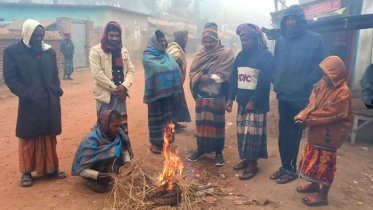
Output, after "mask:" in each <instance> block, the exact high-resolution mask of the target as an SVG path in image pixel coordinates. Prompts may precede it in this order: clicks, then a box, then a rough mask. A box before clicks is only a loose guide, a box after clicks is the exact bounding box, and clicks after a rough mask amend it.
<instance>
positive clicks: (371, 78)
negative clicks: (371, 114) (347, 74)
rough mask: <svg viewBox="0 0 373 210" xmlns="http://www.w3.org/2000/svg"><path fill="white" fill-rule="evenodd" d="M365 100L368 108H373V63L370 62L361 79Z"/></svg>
mask: <svg viewBox="0 0 373 210" xmlns="http://www.w3.org/2000/svg"><path fill="white" fill-rule="evenodd" d="M361 89H362V91H363V101H364V103H365V106H367V108H368V109H373V63H372V64H370V65H369V66H368V68H367V70H366V71H365V73H364V76H363V79H362V80H361Z"/></svg>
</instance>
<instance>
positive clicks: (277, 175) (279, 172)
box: [269, 167, 286, 180]
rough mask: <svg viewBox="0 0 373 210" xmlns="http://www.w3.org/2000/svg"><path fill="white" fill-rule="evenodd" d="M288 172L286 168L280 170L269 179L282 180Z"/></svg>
mask: <svg viewBox="0 0 373 210" xmlns="http://www.w3.org/2000/svg"><path fill="white" fill-rule="evenodd" d="M285 172H286V170H285V169H284V168H282V167H281V168H280V169H278V171H276V172H275V173H274V174H272V175H271V176H270V177H269V179H271V180H277V179H278V178H280V177H281V176H282V175H284V173H285Z"/></svg>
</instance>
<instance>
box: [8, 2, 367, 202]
mask: <svg viewBox="0 0 373 210" xmlns="http://www.w3.org/2000/svg"><path fill="white" fill-rule="evenodd" d="M281 28H282V37H281V38H279V40H277V42H276V46H275V51H274V55H272V53H271V52H270V51H269V50H268V47H267V42H266V39H265V37H264V35H263V33H262V32H261V30H260V28H259V27H258V26H257V25H255V24H251V23H248V24H247V23H245V24H241V25H239V26H238V28H237V30H236V33H237V35H238V36H239V37H240V39H241V43H242V51H241V52H240V53H239V54H238V55H237V56H236V55H235V54H234V53H233V51H232V50H230V49H228V48H226V47H224V46H223V45H222V44H221V42H220V39H219V33H218V26H217V24H215V23H207V24H206V25H205V28H204V30H203V32H202V44H203V48H202V49H200V50H199V51H198V52H197V54H196V55H195V57H194V60H193V63H192V64H191V68H190V71H189V78H190V84H189V85H190V90H191V93H192V96H193V98H194V99H195V101H196V106H195V109H196V116H195V119H196V143H197V149H196V151H195V152H194V153H193V154H192V155H191V156H190V157H189V158H188V160H189V161H191V162H194V161H197V160H199V159H200V158H202V157H203V156H204V155H205V154H207V153H213V152H214V153H215V154H216V156H215V165H216V166H222V165H224V157H223V149H224V143H225V113H226V112H228V113H230V112H232V106H233V101H236V102H237V103H238V112H237V140H238V151H239V158H240V159H241V162H240V163H239V164H237V165H235V166H234V168H233V169H234V170H244V171H243V174H242V175H241V176H240V177H239V178H240V179H241V180H248V179H252V178H253V177H255V176H256V174H257V173H258V172H259V168H258V160H259V159H267V158H268V152H267V112H268V111H269V108H270V105H269V101H270V100H269V95H270V89H271V83H273V84H274V91H275V92H276V94H277V99H278V101H279V107H278V109H279V114H280V120H279V133H280V134H279V141H278V142H279V150H280V156H281V162H282V166H281V167H280V168H279V170H278V171H276V172H275V173H273V174H272V175H271V176H270V179H272V180H276V182H277V183H278V184H286V183H289V182H291V181H293V180H295V179H297V178H298V173H297V157H298V151H299V145H300V140H301V137H302V129H304V128H305V127H308V143H307V146H306V149H305V151H304V154H303V156H302V160H301V161H300V162H301V164H299V170H300V173H299V175H300V176H301V177H302V178H304V179H306V180H308V181H311V184H310V185H305V186H302V187H299V188H298V192H301V193H313V192H320V193H319V194H317V195H316V196H311V197H306V198H304V199H303V203H304V204H306V205H308V206H320V205H328V202H327V195H328V191H329V189H330V186H331V184H332V182H333V179H334V174H335V171H336V168H335V166H336V150H337V149H338V148H339V147H340V146H341V145H342V143H343V141H344V139H345V137H346V135H347V131H348V128H349V126H350V124H351V109H352V108H351V94H350V90H349V89H348V86H347V85H346V78H345V77H346V75H345V67H344V64H343V62H342V60H341V59H340V58H338V57H336V56H331V57H328V58H326V50H325V46H324V43H323V39H322V37H321V36H320V35H319V34H316V33H314V32H311V31H309V30H307V23H306V19H305V16H304V14H303V10H302V9H301V8H300V7H299V6H291V7H289V8H288V9H287V11H286V13H285V15H284V18H283V20H282V23H281ZM44 34H45V31H44V28H43V27H42V26H41V25H40V23H38V22H37V21H35V20H27V21H26V22H25V23H24V27H23V40H22V41H21V42H19V43H17V44H15V45H12V46H10V47H8V48H7V49H6V50H5V51H4V78H5V82H6V84H7V85H8V87H9V88H10V90H11V91H12V92H13V93H14V94H16V95H17V96H18V97H19V111H18V121H17V132H16V134H17V137H19V138H20V140H19V149H20V150H19V156H20V169H21V173H22V174H23V175H22V179H21V186H23V187H28V186H31V185H32V184H33V179H32V176H31V172H33V171H35V170H36V171H37V172H38V173H39V174H51V175H53V176H55V177H56V178H59V179H63V178H65V177H66V175H65V174H64V173H63V172H61V171H59V170H58V159H57V154H56V136H57V135H59V134H60V133H61V109H60V97H61V96H62V94H63V91H62V89H61V88H60V80H59V78H58V69H57V61H56V53H55V51H54V50H53V49H51V47H50V46H49V45H47V44H45V43H44V42H43V38H44ZM65 35H66V37H69V36H68V34H65ZM174 36H175V41H174V42H172V43H170V44H168V42H167V40H166V36H165V34H164V33H162V31H160V30H157V31H155V33H154V34H152V35H151V37H150V40H149V46H148V47H147V48H146V50H145V51H144V53H143V65H144V69H145V74H144V75H145V92H144V98H143V102H144V103H145V104H147V106H148V128H149V141H150V145H151V146H150V151H151V152H152V153H154V154H161V152H162V146H163V141H164V136H163V134H164V129H165V127H166V126H167V125H168V124H170V123H173V124H174V125H175V129H176V131H180V129H184V128H185V126H182V125H180V124H179V123H180V122H191V118H190V114H189V111H188V107H187V104H186V99H185V93H184V88H183V85H184V83H185V79H186V77H187V76H188V73H187V68H186V67H187V63H186V57H185V47H186V44H187V41H188V32H187V31H178V32H175V34H174ZM64 45H66V46H68V41H66V44H64ZM69 49H70V50H71V48H69ZM72 49H73V48H72ZM72 54H73V53H72ZM72 54H71V53H70V55H72ZM325 58H326V59H325ZM89 60H90V67H91V72H92V76H93V78H94V98H95V99H96V110H97V118H98V120H97V123H96V125H95V126H94V128H93V129H92V131H91V132H90V133H89V134H87V135H86V136H85V137H84V138H83V140H82V142H81V143H80V145H79V147H78V150H77V152H76V155H75V158H74V162H73V166H72V175H74V176H81V177H84V178H86V179H87V180H88V182H87V185H88V186H89V187H90V188H91V189H92V190H94V191H96V192H106V191H107V190H109V189H110V188H111V186H112V184H113V181H114V177H115V174H116V173H118V171H119V168H120V167H121V166H123V165H125V164H126V163H127V162H129V161H130V160H131V159H132V158H133V157H134V155H133V151H132V149H131V144H130V140H129V138H128V134H129V132H128V119H127V108H126V100H127V98H128V97H129V96H130V92H129V91H130V87H131V85H132V82H133V79H134V72H135V71H134V67H133V65H132V63H131V60H130V56H129V52H128V51H127V49H126V48H125V47H123V44H122V30H121V27H120V25H119V24H117V23H116V22H110V23H108V24H107V26H106V27H105V30H104V35H103V37H102V39H101V43H100V44H98V45H96V46H94V47H93V48H92V49H91V52H90V55H89ZM65 70H66V69H65ZM69 72H71V71H69ZM66 75H67V77H66V78H67V79H68V78H69V75H68V74H66ZM322 78H323V79H322ZM320 79H322V81H321V85H320V87H318V88H316V89H314V90H313V86H314V84H315V83H317V82H319V81H320ZM367 101H368V100H367ZM173 135H174V134H173ZM174 137H175V136H173V138H174ZM320 184H321V185H322V186H323V187H322V189H320Z"/></svg>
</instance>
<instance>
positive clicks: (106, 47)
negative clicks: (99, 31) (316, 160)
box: [101, 21, 123, 66]
mask: <svg viewBox="0 0 373 210" xmlns="http://www.w3.org/2000/svg"><path fill="white" fill-rule="evenodd" d="M110 31H118V32H119V37H120V40H119V42H120V44H119V45H118V46H111V45H110V43H109V38H108V33H109V32H110ZM122 47H123V44H122V29H121V28H120V25H119V24H118V23H116V22H113V21H112V22H109V23H108V24H107V25H106V27H105V30H104V35H103V36H102V38H101V48H102V50H103V51H104V52H105V53H109V52H111V53H112V54H113V55H114V56H115V65H116V66H123V59H122Z"/></svg>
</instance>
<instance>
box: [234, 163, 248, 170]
mask: <svg viewBox="0 0 373 210" xmlns="http://www.w3.org/2000/svg"><path fill="white" fill-rule="evenodd" d="M248 165H249V161H248V160H243V161H241V162H240V163H239V164H237V165H235V166H233V170H235V171H240V170H243V169H245V168H247V166H248Z"/></svg>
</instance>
